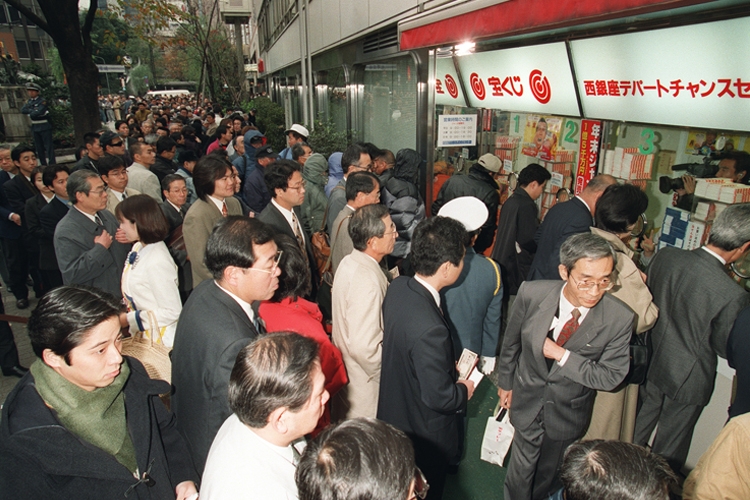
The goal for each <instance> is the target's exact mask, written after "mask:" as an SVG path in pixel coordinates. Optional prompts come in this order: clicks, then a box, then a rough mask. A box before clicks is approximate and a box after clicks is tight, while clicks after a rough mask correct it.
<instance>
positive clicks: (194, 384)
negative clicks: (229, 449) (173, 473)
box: [172, 216, 281, 473]
mask: <svg viewBox="0 0 750 500" xmlns="http://www.w3.org/2000/svg"><path fill="white" fill-rule="evenodd" d="M280 257H281V255H280V254H279V252H278V249H277V248H276V243H274V241H273V231H272V230H271V228H270V227H269V226H267V225H266V224H263V223H262V222H260V221H258V220H256V219H251V218H247V217H242V216H228V217H226V218H222V219H220V221H219V223H218V224H217V225H216V227H215V228H214V230H213V232H212V233H211V236H210V237H209V238H208V243H207V244H206V253H205V264H206V267H207V269H208V272H209V273H210V274H211V276H212V277H213V279H209V280H205V281H203V282H202V283H201V284H200V285H198V286H197V287H196V288H195V289H194V290H193V292H192V293H191V294H190V297H189V298H188V300H187V302H186V303H185V307H184V308H183V309H182V313H181V314H180V319H179V320H178V323H177V331H176V332H175V341H174V349H173V350H172V385H173V386H174V392H173V394H172V410H173V411H174V413H175V415H179V417H178V419H179V423H178V424H177V428H178V430H179V431H180V433H182V435H183V436H184V437H185V440H186V441H187V442H188V447H189V448H190V454H191V456H192V458H193V462H194V463H195V466H196V468H197V469H198V472H199V473H202V472H203V468H204V466H205V464H206V457H207V456H208V450H209V448H210V446H211V442H212V441H213V439H214V437H215V436H216V433H217V432H218V430H219V428H220V427H221V425H222V423H223V422H224V421H225V420H226V419H227V417H229V416H230V415H231V414H232V411H231V410H230V408H229V402H228V400H227V389H228V384H229V377H230V373H231V371H232V366H233V365H234V362H235V359H236V358H237V353H239V352H240V350H241V349H242V348H243V347H245V346H246V345H247V344H248V343H249V342H250V341H251V340H253V339H255V338H256V337H258V335H260V334H262V333H264V332H265V329H264V328H263V327H262V326H261V324H260V322H259V320H258V317H257V315H256V314H255V312H254V311H253V309H252V307H251V305H250V304H252V303H253V302H255V301H260V300H266V299H270V298H271V296H272V295H273V293H274V291H275V290H276V288H278V286H279V274H281V271H280V269H279V268H278V264H279V258H280Z"/></svg>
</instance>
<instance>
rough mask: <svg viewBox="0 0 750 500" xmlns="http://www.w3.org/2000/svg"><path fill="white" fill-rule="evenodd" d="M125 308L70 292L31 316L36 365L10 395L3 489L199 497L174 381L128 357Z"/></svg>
mask: <svg viewBox="0 0 750 500" xmlns="http://www.w3.org/2000/svg"><path fill="white" fill-rule="evenodd" d="M120 309H121V306H120V301H119V300H118V299H115V298H114V297H112V296H111V295H109V294H107V293H104V292H102V291H101V290H98V289H95V288H90V287H83V286H64V287H60V288H56V289H54V290H52V291H50V292H49V293H48V294H47V295H45V296H44V297H43V298H42V299H41V300H40V301H39V305H38V307H37V308H36V309H35V310H34V311H33V312H32V314H31V318H29V323H28V332H29V337H30V339H31V346H32V348H33V349H34V353H35V354H36V355H37V357H38V359H37V360H36V361H35V362H34V363H33V364H32V365H31V369H30V372H29V373H27V374H26V375H25V376H24V377H23V378H22V379H21V380H20V381H19V383H18V385H16V387H15V389H13V391H12V392H11V393H10V394H9V395H8V398H7V399H6V401H5V405H4V407H3V412H2V422H1V423H0V491H2V494H3V498H24V499H103V498H128V499H167V498H174V499H176V500H188V499H194V498H196V497H197V496H198V495H197V490H196V482H197V481H198V474H197V473H196V471H195V468H194V466H193V464H192V462H191V460H190V454H189V452H188V449H187V444H186V443H185V441H184V440H183V438H182V436H181V435H180V434H179V433H178V432H177V430H176V428H175V422H174V416H173V415H172V414H171V413H170V412H169V411H168V410H167V408H166V407H165V406H164V404H163V403H162V402H161V400H160V399H159V394H162V393H165V392H168V391H169V384H167V383H166V382H164V381H159V380H152V379H150V378H149V377H148V375H147V374H146V370H145V369H144V368H143V365H142V364H141V363H140V362H139V361H138V360H136V359H133V358H128V357H123V356H122V355H121V349H122V335H121V333H120V320H119V316H120V314H121V311H120Z"/></svg>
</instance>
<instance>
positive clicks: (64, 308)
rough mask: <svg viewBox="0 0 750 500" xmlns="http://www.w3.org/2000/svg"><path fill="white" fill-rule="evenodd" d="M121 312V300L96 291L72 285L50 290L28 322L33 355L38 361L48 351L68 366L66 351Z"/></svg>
mask: <svg viewBox="0 0 750 500" xmlns="http://www.w3.org/2000/svg"><path fill="white" fill-rule="evenodd" d="M121 310H122V299H121V298H120V299H117V298H115V297H113V296H112V295H110V294H109V293H107V292H105V291H103V290H100V289H98V288H93V287H88V286H83V285H75V286H61V287H59V288H55V289H53V290H50V291H49V292H47V293H46V294H45V295H44V297H42V298H41V299H39V305H37V307H36V309H34V310H33V311H32V312H31V317H30V318H29V323H28V326H27V329H28V332H29V338H30V339H31V347H32V348H33V349H34V354H36V355H37V356H38V357H39V358H40V359H41V358H42V353H43V352H44V350H45V349H49V350H50V351H52V352H54V353H55V354H57V355H58V356H63V357H64V359H65V362H66V363H67V364H70V351H71V350H73V349H74V348H76V347H78V346H79V345H81V343H82V342H83V341H84V340H85V338H86V336H87V335H88V334H89V332H90V331H91V329H92V328H94V327H95V326H97V325H99V324H101V323H103V322H105V321H106V320H108V319H109V318H112V317H117V316H119V314H120V312H121Z"/></svg>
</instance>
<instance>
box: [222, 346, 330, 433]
mask: <svg viewBox="0 0 750 500" xmlns="http://www.w3.org/2000/svg"><path fill="white" fill-rule="evenodd" d="M316 363H320V361H319V358H318V343H317V342H315V341H314V340H312V339H310V338H307V337H303V336H302V335H299V334H296V333H290V332H279V333H270V334H268V335H263V336H261V337H258V338H257V339H256V340H254V341H253V342H251V343H250V344H248V345H247V346H245V347H244V348H243V349H242V350H241V351H240V352H239V354H237V360H236V361H235V363H234V367H233V368H232V374H231V376H230V378H229V408H230V409H231V410H232V412H234V413H235V414H236V415H237V418H239V419H240V422H242V423H243V424H245V425H247V426H249V427H254V428H262V427H265V426H266V424H267V423H268V417H269V415H271V413H272V412H273V411H274V410H276V409H277V408H288V409H289V411H291V412H296V411H298V410H300V409H301V408H303V407H304V406H305V405H306V404H307V402H308V400H309V399H310V395H311V394H312V389H313V381H312V372H313V369H314V368H315V365H316Z"/></svg>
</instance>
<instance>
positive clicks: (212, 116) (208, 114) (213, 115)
mask: <svg viewBox="0 0 750 500" xmlns="http://www.w3.org/2000/svg"><path fill="white" fill-rule="evenodd" d="M209 116H210V117H211V118H216V115H215V114H214V112H213V111H209V112H208V113H206V118H208V117H209Z"/></svg>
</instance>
